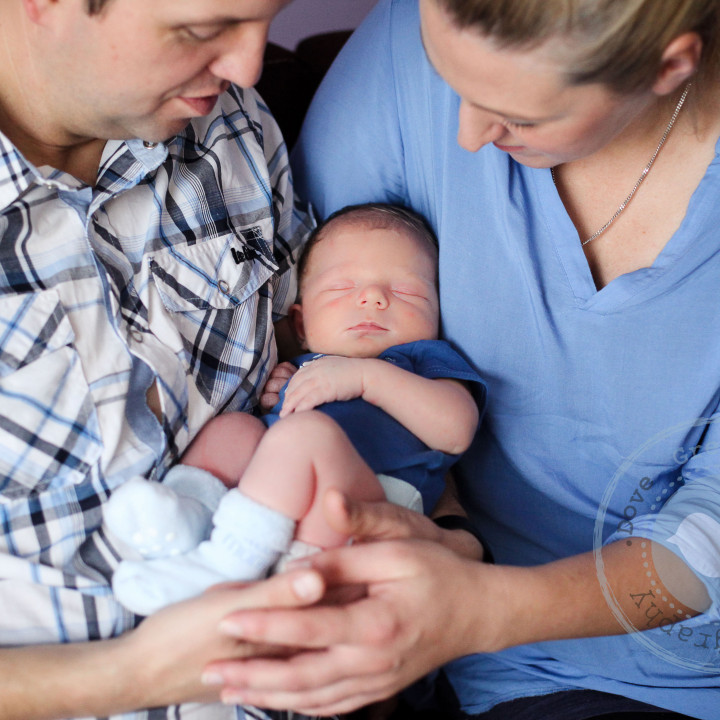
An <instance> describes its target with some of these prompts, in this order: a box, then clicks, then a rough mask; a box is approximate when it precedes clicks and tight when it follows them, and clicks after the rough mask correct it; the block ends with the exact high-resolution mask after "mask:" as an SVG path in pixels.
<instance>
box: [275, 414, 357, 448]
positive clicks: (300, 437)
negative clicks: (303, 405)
mask: <svg viewBox="0 0 720 720" xmlns="http://www.w3.org/2000/svg"><path fill="white" fill-rule="evenodd" d="M268 436H272V437H273V438H274V439H275V441H277V442H278V443H287V442H291V443H304V444H308V443H312V444H318V445H327V444H328V443H332V442H336V441H338V440H341V441H345V442H347V436H346V435H345V433H344V432H343V430H342V429H341V428H340V426H339V425H338V424H337V423H336V422H335V421H334V420H333V419H332V418H331V417H329V416H328V415H326V414H325V413H323V412H320V411H318V410H307V411H305V412H301V413H293V414H292V415H288V416H287V417H285V418H283V419H282V420H281V421H279V422H276V423H275V424H274V425H272V426H271V427H270V430H269V431H268ZM268 439H270V437H269V438H268Z"/></svg>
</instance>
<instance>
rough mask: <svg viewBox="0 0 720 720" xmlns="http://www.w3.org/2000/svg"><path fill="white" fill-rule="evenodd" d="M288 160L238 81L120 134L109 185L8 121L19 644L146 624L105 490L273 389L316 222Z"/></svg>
mask: <svg viewBox="0 0 720 720" xmlns="http://www.w3.org/2000/svg"><path fill="white" fill-rule="evenodd" d="M288 173H289V171H288V162H287V152H286V149H285V146H284V144H283V142H282V138H281V136H280V132H279V130H278V128H277V126H276V125H275V123H274V121H273V120H272V118H271V117H270V116H269V114H268V111H267V109H266V108H265V107H264V106H263V105H262V103H261V101H260V100H259V98H258V97H257V95H256V94H255V93H254V92H253V91H241V90H239V89H236V88H233V89H231V90H230V91H229V92H228V93H226V94H225V95H224V96H223V97H222V98H221V99H220V101H219V102H218V105H217V107H216V109H215V111H214V113H212V114H211V115H210V116H208V117H207V118H201V119H199V120H196V121H193V122H192V123H191V125H190V126H188V128H187V129H186V131H185V132H184V133H183V134H182V135H180V136H178V137H176V138H173V139H172V140H169V141H168V142H167V143H166V144H164V145H163V144H161V145H157V146H153V145H149V144H144V143H143V142H141V141H139V140H138V141H129V142H109V143H108V144H107V146H106V149H105V153H104V155H103V158H102V161H101V168H100V172H99V175H98V182H97V184H96V186H95V188H90V187H87V186H86V185H84V184H81V183H79V182H78V181H76V180H75V179H74V178H72V177H70V176H69V175H66V174H64V173H61V172H57V171H54V170H51V169H49V168H40V169H37V168H35V167H33V166H32V165H30V164H28V163H27V162H26V161H25V159H24V158H23V157H22V156H21V155H20V154H19V153H18V151H17V150H16V149H15V148H14V146H13V145H12V144H11V143H10V142H9V140H8V139H7V138H5V137H4V136H2V135H0V208H2V209H1V210H0V238H1V241H0V522H1V523H2V528H3V533H2V538H1V539H0V644H2V645H16V644H30V643H39V642H51V643H55V642H72V641H86V640H93V639H98V638H107V637H111V636H114V635H117V634H119V633H121V632H123V631H124V630H126V629H128V628H130V627H132V626H133V624H134V623H135V620H136V619H135V618H134V617H133V616H132V615H131V614H130V613H128V612H127V611H125V610H124V609H122V608H121V607H120V606H119V605H118V604H117V603H116V602H115V601H114V600H113V598H112V595H111V593H110V590H109V586H108V577H109V575H110V573H111V572H112V567H113V565H114V563H115V562H116V556H115V552H114V550H113V549H112V547H111V545H110V544H109V543H108V542H107V540H106V538H105V537H104V535H103V533H102V530H101V527H100V526H101V515H102V510H101V508H102V505H103V503H104V502H105V501H106V499H107V498H108V496H109V493H110V492H112V490H113V488H115V487H117V486H118V485H119V484H120V483H122V482H124V481H125V480H126V479H127V478H128V477H130V476H132V475H135V474H144V475H146V476H148V477H158V478H160V477H162V474H163V473H164V471H165V469H167V468H168V467H169V466H170V465H172V464H173V463H174V462H175V461H176V460H177V458H178V457H179V455H180V453H181V452H182V451H183V450H184V449H185V448H186V447H187V445H188V443H189V441H190V440H191V439H192V437H193V436H194V435H195V433H196V432H197V431H198V429H199V428H200V427H201V426H202V425H203V424H204V423H205V422H206V421H207V420H208V419H209V418H210V417H212V416H213V415H214V414H216V413H217V412H219V411H223V410H244V409H249V408H251V407H252V406H253V405H254V404H255V402H256V400H257V395H258V392H259V389H260V388H261V387H262V385H263V383H264V381H265V379H266V377H267V375H268V373H269V371H270V369H271V368H272V366H273V364H274V363H275V360H276V352H275V347H274V336H273V325H272V323H273V320H274V319H277V318H278V317H279V316H281V315H283V314H284V313H285V311H286V309H287V306H288V305H289V303H291V302H292V301H293V300H294V295H295V290H296V287H295V273H294V265H295V256H296V254H297V250H298V249H299V247H300V245H301V243H302V241H303V240H304V238H305V235H306V234H307V231H308V230H309V226H310V224H311V220H310V217H309V215H308V214H307V213H306V212H305V211H304V210H303V209H302V208H300V207H296V206H295V204H294V198H293V192H292V185H291V182H290V178H289V174H288ZM151 386H154V388H155V389H156V390H157V393H158V395H159V399H160V402H161V408H162V420H161V422H158V420H157V419H156V418H155V416H154V415H153V414H152V413H151V412H150V411H149V410H148V408H147V404H146V402H145V397H146V392H147V390H148V388H150V387H151ZM155 712H156V711H153V713H155ZM160 712H161V713H162V717H165V711H160ZM168 713H169V714H168V717H179V716H180V715H178V713H177V710H169V711H168ZM222 716H224V715H214V714H208V715H206V717H222ZM123 717H130V716H127V715H126V716H123ZM132 717H134V718H144V717H150V715H148V714H147V713H138V714H136V715H133V716H132ZM152 717H158V715H157V714H152ZM183 717H184V715H183Z"/></svg>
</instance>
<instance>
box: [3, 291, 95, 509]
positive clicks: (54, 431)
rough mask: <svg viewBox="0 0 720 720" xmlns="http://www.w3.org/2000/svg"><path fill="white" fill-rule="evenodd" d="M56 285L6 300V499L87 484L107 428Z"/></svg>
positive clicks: (4, 472) (4, 317)
mask: <svg viewBox="0 0 720 720" xmlns="http://www.w3.org/2000/svg"><path fill="white" fill-rule="evenodd" d="M74 339H75V336H74V333H73V330H72V327H71V325H70V321H69V320H68V318H67V316H66V314H65V311H64V308H63V306H62V304H61V302H60V299H59V297H58V295H57V293H55V292H54V291H52V290H47V291H44V292H39V293H28V294H21V295H11V296H5V297H0V502H2V501H3V500H15V499H18V498H21V497H25V496H28V495H30V494H33V493H40V492H42V491H44V490H46V489H47V488H48V487H50V486H52V487H54V488H60V487H64V486H67V485H70V484H77V483H79V482H81V481H82V480H83V479H84V478H85V477H86V476H87V474H88V472H89V470H90V468H91V467H92V466H93V464H94V463H95V462H96V461H97V460H98V458H99V457H100V453H101V451H102V443H101V440H100V429H99V424H98V419H97V414H96V411H95V406H94V403H93V402H92V399H91V396H90V391H89V388H88V385H87V381H86V379H85V376H84V373H83V371H82V367H81V364H80V358H79V356H78V355H77V352H76V351H75V348H74V347H73V341H74Z"/></svg>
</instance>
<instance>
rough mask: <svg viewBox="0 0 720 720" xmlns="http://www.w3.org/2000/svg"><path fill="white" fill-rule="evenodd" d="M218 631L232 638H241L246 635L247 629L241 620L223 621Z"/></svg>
mask: <svg viewBox="0 0 720 720" xmlns="http://www.w3.org/2000/svg"><path fill="white" fill-rule="evenodd" d="M218 630H220V632H221V633H223V634H225V635H229V636H230V637H236V638H241V637H244V635H245V627H244V626H243V624H242V622H241V621H239V620H227V619H225V620H221V621H220V624H219V625H218Z"/></svg>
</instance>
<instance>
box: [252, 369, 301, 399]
mask: <svg viewBox="0 0 720 720" xmlns="http://www.w3.org/2000/svg"><path fill="white" fill-rule="evenodd" d="M296 371H297V368H296V367H295V366H294V365H293V364H292V363H290V362H284V363H280V364H279V365H276V366H275V368H274V370H273V371H272V372H271V373H270V378H269V379H268V381H267V382H266V383H265V387H264V388H263V391H262V394H261V395H260V408H261V409H262V410H272V409H273V408H274V407H275V406H276V405H277V404H278V402H279V400H280V391H281V390H282V389H283V387H284V386H285V383H286V382H287V381H288V380H289V379H290V378H291V377H292V376H293V375H294V374H295V372H296Z"/></svg>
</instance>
